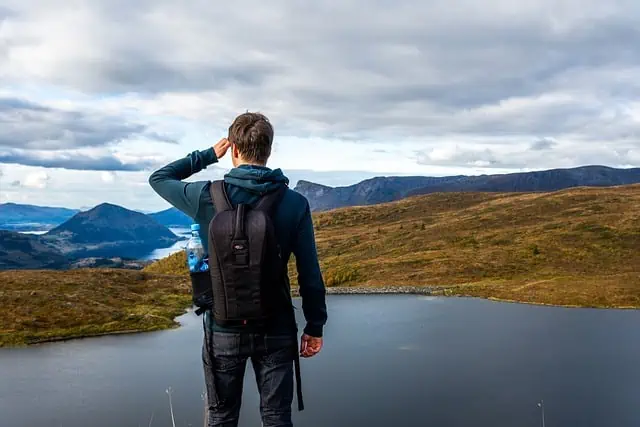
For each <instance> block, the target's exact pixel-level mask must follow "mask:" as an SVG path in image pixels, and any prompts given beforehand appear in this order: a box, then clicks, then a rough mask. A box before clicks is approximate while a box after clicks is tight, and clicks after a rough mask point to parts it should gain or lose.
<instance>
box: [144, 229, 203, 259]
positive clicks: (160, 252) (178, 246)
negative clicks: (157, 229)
mask: <svg viewBox="0 0 640 427" xmlns="http://www.w3.org/2000/svg"><path fill="white" fill-rule="evenodd" d="M169 229H170V230H171V231H172V232H173V234H175V235H176V236H178V237H182V240H180V241H178V242H176V243H174V244H173V245H172V246H169V247H168V248H158V249H154V250H153V251H151V252H149V253H147V254H145V255H142V256H141V257H140V258H139V259H140V260H141V261H155V260H158V259H162V258H166V257H168V256H169V255H172V254H174V253H176V252H180V251H182V250H184V248H185V246H186V245H187V240H189V237H191V230H189V229H188V228H169Z"/></svg>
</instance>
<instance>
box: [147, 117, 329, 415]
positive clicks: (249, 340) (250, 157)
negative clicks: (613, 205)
mask: <svg viewBox="0 0 640 427" xmlns="http://www.w3.org/2000/svg"><path fill="white" fill-rule="evenodd" d="M272 143H273V128H272V126H271V124H270V123H269V120H268V119H267V118H266V117H265V116H264V115H262V114H258V113H245V114H241V115H240V116H238V117H237V118H236V119H235V120H234V122H233V123H232V124H231V126H230V127H229V135H228V138H223V139H221V140H220V141H219V142H218V143H217V144H216V145H215V146H214V147H212V148H209V149H207V150H204V151H194V152H192V153H191V154H189V155H188V156H187V157H185V158H182V159H179V160H176V161H174V162H172V163H170V164H168V165H166V166H164V167H163V168H161V169H159V170H157V171H156V172H154V173H153V174H152V175H151V176H150V178H149V184H150V185H151V187H152V188H153V189H154V191H156V193H158V194H159V195H160V196H161V197H162V198H164V199H165V200H167V201H168V202H169V203H170V204H172V205H173V206H175V207H176V208H178V209H179V210H181V211H182V212H184V213H185V214H187V215H188V216H190V217H191V218H193V220H194V222H195V223H197V224H199V225H200V231H199V232H200V234H201V239H202V242H203V245H204V247H205V251H206V252H207V253H209V252H210V250H212V249H213V248H209V247H208V229H209V223H210V222H211V220H212V219H213V218H214V216H215V214H216V209H215V207H214V203H213V200H212V191H211V189H212V188H211V187H212V185H214V184H212V183H211V182H210V181H197V182H183V180H184V179H186V178H189V177H190V176H191V175H193V174H195V173H198V172H200V171H201V170H203V169H205V168H206V167H207V166H209V165H211V164H213V163H216V162H217V161H218V159H220V158H221V157H223V156H224V155H225V154H226V153H227V152H228V151H230V152H231V160H232V163H233V166H234V167H233V169H231V170H230V171H229V172H228V173H227V174H226V175H225V177H224V183H223V184H222V186H223V187H224V193H225V194H226V197H227V201H228V203H229V204H230V205H232V206H233V207H235V206H238V204H246V205H251V206H255V205H256V204H257V203H258V202H260V201H261V200H263V198H265V197H269V196H271V195H273V194H274V193H275V192H278V191H279V190H282V191H279V194H282V196H281V197H280V199H279V203H278V204H277V206H276V207H275V208H274V209H273V215H272V221H273V227H274V229H275V236H276V240H277V244H278V246H279V248H280V256H281V257H282V264H283V267H284V274H283V277H286V280H284V281H285V282H286V283H284V284H283V286H284V287H283V290H285V291H286V293H288V292H289V286H288V276H287V273H286V264H287V262H288V260H289V259H290V256H291V254H293V255H294V256H295V260H296V267H297V271H298V283H299V289H300V296H301V298H302V310H303V314H304V317H305V320H306V325H305V327H304V331H303V334H302V337H301V345H300V348H299V349H298V341H297V326H296V323H295V317H294V314H293V310H284V309H283V310H280V311H278V312H277V313H276V314H275V316H273V317H272V318H271V320H270V321H269V322H267V323H266V324H262V325H260V326H256V327H251V326H233V325H231V326H230V325H228V324H225V325H224V326H223V325H220V324H218V323H221V322H216V321H215V319H214V317H215V316H214V312H213V311H212V310H211V309H207V310H206V311H205V312H204V322H205V337H204V344H203V346H202V359H203V365H204V374H205V383H206V386H207V397H208V425H209V426H225V427H231V426H234V427H235V426H237V425H238V418H239V413H240V403H241V398H242V390H243V387H242V386H243V379H244V372H245V366H246V361H247V359H251V362H252V365H253V368H254V372H255V375H256V381H257V386H258V390H259V392H260V412H261V415H262V423H263V425H264V427H272V426H281V427H286V426H292V425H293V424H292V422H291V405H292V402H293V394H294V388H293V387H294V384H293V383H294V371H293V367H294V364H295V366H296V377H297V378H296V379H297V382H298V386H299V384H300V383H299V370H298V369H299V368H298V365H297V362H298V357H299V356H302V357H305V358H308V357H312V356H314V355H316V354H318V352H319V351H320V350H321V349H322V344H323V341H322V332H323V326H324V325H325V323H326V321H327V310H326V302H325V286H324V282H323V278H322V274H321V272H320V266H319V263H318V257H317V252H316V244H315V236H314V230H313V223H312V217H311V210H310V208H309V204H308V201H307V199H306V198H305V197H304V196H302V195H301V194H299V193H297V192H295V191H293V190H291V189H288V188H286V186H287V185H288V183H289V180H288V179H287V177H285V176H284V175H283V173H282V171H281V170H280V169H270V168H268V167H267V166H266V164H267V160H268V158H269V156H270V155H271V147H272ZM283 187H285V188H283ZM218 194H219V193H218ZM218 200H219V198H218ZM216 246H217V245H216ZM212 259H213V258H212ZM212 263H213V261H210V264H211V265H213V264H212ZM215 303H216V301H215V300H214V301H213V304H214V305H215ZM300 399H301V393H300V389H298V400H299V402H298V403H299V404H300V405H301V401H300ZM300 408H301V409H302V406H300Z"/></svg>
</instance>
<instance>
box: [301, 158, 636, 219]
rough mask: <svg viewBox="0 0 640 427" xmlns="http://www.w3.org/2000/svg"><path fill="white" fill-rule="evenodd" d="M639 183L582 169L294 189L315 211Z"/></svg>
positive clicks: (627, 173) (628, 176) (632, 173)
mask: <svg viewBox="0 0 640 427" xmlns="http://www.w3.org/2000/svg"><path fill="white" fill-rule="evenodd" d="M635 183H640V168H634V169H616V168H610V167H606V166H583V167H578V168H572V169H551V170H546V171H536V172H522V173H512V174H497V175H479V176H466V175H457V176H446V177H378V178H372V179H368V180H365V181H362V182H360V183H358V184H355V185H351V186H348V187H336V188H333V187H327V186H323V185H319V184H314V183H311V182H308V181H298V185H297V186H296V187H295V190H296V191H298V192H299V193H301V194H302V195H304V196H305V197H306V198H307V199H308V200H309V204H310V206H311V209H312V210H314V211H324V210H329V209H335V208H340V207H346V206H362V205H373V204H379V203H386V202H391V201H395V200H399V199H402V198H405V197H411V196H415V195H419V194H429V193H436V192H451V191H482V192H498V191H501V192H533V191H556V190H562V189H566V188H571V187H583V186H585V187H586V186H588V187H610V186H616V185H626V184H635Z"/></svg>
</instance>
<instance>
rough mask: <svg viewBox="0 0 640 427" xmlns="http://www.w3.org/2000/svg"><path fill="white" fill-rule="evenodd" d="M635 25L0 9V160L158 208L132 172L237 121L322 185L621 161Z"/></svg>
mask: <svg viewBox="0 0 640 427" xmlns="http://www.w3.org/2000/svg"><path fill="white" fill-rule="evenodd" d="M638 27H640V2H637V1H636V0H611V1H607V2H601V1H596V0H583V1H575V0H564V1H560V2H558V1H555V0H522V1H518V2H508V1H503V0H492V1H489V2H479V1H477V0H461V1H458V2H455V3H452V2H445V1H441V0H427V1H418V0H411V1H409V0H394V1H391V0H383V1H381V2H376V3H375V4H373V3H371V2H369V1H365V0H342V1H337V0H335V1H325V2H315V3H304V4H302V3H295V2H293V3H292V2H290V1H285V0H275V1H272V2H268V3H265V2H259V1H257V0H253V1H246V2H242V4H240V3H233V2H222V3H219V4H218V3H216V5H215V6H212V5H211V4H209V3H206V2H196V1H185V2H173V1H170V0H154V1H151V0H139V1H136V2H125V1H124V0H78V1H74V2H71V3H69V2H66V1H63V0H50V1H48V2H45V3H42V2H37V1H35V0H4V1H3V7H2V8H0V79H2V81H3V86H4V87H3V88H2V89H0V124H1V125H2V126H0V162H1V163H6V164H10V165H11V166H12V167H13V166H16V165H29V168H27V170H29V171H30V172H29V173H35V172H34V171H38V173H39V172H40V170H41V169H42V168H40V167H41V166H46V169H43V170H45V171H46V173H48V174H49V176H51V177H52V178H53V180H55V181H56V182H58V180H59V179H60V180H62V181H60V182H64V183H65V184H66V185H67V187H68V186H74V185H76V184H74V183H77V186H78V193H71V194H73V197H76V198H78V199H79V198H82V197H87V198H91V197H94V196H93V195H89V191H90V190H88V188H91V187H92V186H94V185H96V186H100V188H109V187H113V191H120V192H121V194H122V195H123V196H122V200H129V199H127V197H128V196H124V194H125V193H127V192H134V191H135V192H137V193H136V195H135V196H132V197H131V199H130V200H131V202H132V203H145V204H147V203H158V204H160V203H162V201H161V200H158V201H156V199H158V198H157V197H156V199H154V197H155V196H154V195H153V193H150V190H149V188H148V185H146V183H145V177H146V176H148V174H149V173H150V171H151V169H153V168H155V167H157V166H159V165H161V164H163V163H166V162H169V161H171V160H174V159H177V158H179V157H183V156H184V155H186V154H187V153H188V152H190V151H192V150H195V149H204V148H206V147H209V146H211V145H212V144H213V143H215V142H216V141H217V139H218V138H219V137H221V136H224V134H225V133H226V130H227V127H228V125H229V123H230V121H231V120H232V119H233V118H234V117H235V115H236V114H238V113H240V112H243V111H245V110H246V109H249V110H261V111H263V112H265V113H266V114H267V115H268V116H269V117H270V118H271V120H272V122H273V123H274V126H275V130H276V148H275V150H274V157H273V165H274V166H281V167H283V169H284V170H285V171H286V170H290V171H292V172H291V173H292V174H293V175H295V176H296V177H302V178H304V176H302V174H303V173H307V174H308V177H309V179H311V178H312V177H322V179H325V180H326V182H331V183H334V182H342V181H344V180H356V179H359V178H358V177H360V176H368V175H370V174H427V175H443V174H460V173H467V174H475V173H487V172H488V173H492V172H493V173H498V172H507V171H516V170H531V169H546V168H552V167H572V166H580V165H584V164H606V165H610V166H623V165H626V166H630V165H635V166H638V165H640V155H639V154H638V153H639V151H640V148H639V147H640V103H638V102H637V101H636V100H637V99H638V96H640V53H639V51H638V49H637V46H638V45H639V44H640V33H638V31H637V28H638ZM167 141H169V142H167ZM171 141H173V142H171ZM219 166H221V167H224V168H227V167H229V166H230V163H229V161H228V159H224V160H223V162H221V164H220V165H219ZM62 168H66V169H71V170H72V171H64V170H63V169H62ZM82 170H87V171H98V172H86V173H85V172H80V171H82ZM112 171H117V174H118V177H119V178H120V179H118V184H119V185H118V186H114V185H110V184H112V183H113V181H110V180H111V179H112V177H113V175H112V174H111V173H110V172H112ZM67 172H70V173H67ZM215 172H216V173H218V170H217V169H216V170H215ZM206 173H213V172H212V169H209V170H207V172H206ZM20 174H22V176H11V181H9V182H13V181H15V180H19V181H20V182H22V183H25V182H26V179H25V176H24V173H23V172H21V173H20ZM12 175H15V174H12ZM205 175H206V174H205ZM130 177H137V178H135V179H133V178H132V179H129V178H130ZM138 178H139V179H138ZM5 181H6V180H5ZM345 183H347V182H345ZM83 189H84V190H83ZM48 191H51V192H52V193H51V194H52V195H53V194H54V192H55V191H64V188H63V187H61V188H60V190H57V187H55V186H54V185H53V184H52V183H50V185H49V188H48ZM7 194H8V193H7ZM27 194H30V193H27ZM109 194H110V193H109ZM109 194H108V193H105V195H104V197H111V196H110V195H109ZM127 194H128V193H127ZM132 194H133V193H132ZM29 197H31V196H29ZM70 197H72V196H70V195H69V194H60V195H59V198H60V200H69V198H70ZM73 200H75V199H73ZM136 200H140V202H137V201H136ZM143 201H144V202H143ZM138 206H140V205H138ZM145 208H146V206H145Z"/></svg>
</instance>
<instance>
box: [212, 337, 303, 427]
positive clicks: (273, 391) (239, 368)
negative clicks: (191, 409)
mask: <svg viewBox="0 0 640 427" xmlns="http://www.w3.org/2000/svg"><path fill="white" fill-rule="evenodd" d="M205 333H206V335H205V341H204V344H203V348H202V350H203V351H202V360H203V364H204V375H205V383H206V387H207V399H208V402H207V404H208V424H207V425H208V426H209V427H213V426H223V427H237V425H238V418H239V415H240V404H241V400H242V386H243V380H244V373H245V367H246V363H247V359H249V358H250V359H251V363H252V365H253V370H254V372H255V376H256V382H257V386H258V391H259V392H260V414H261V415H262V425H263V426H264V427H291V426H293V424H292V423H291V405H292V402H293V379H294V371H293V363H294V358H295V355H296V352H297V351H298V342H297V337H296V336H295V335H291V336H289V335H265V334H250V333H232V332H218V331H215V332H211V331H205ZM211 353H213V355H211ZM212 356H213V357H212Z"/></svg>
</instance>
